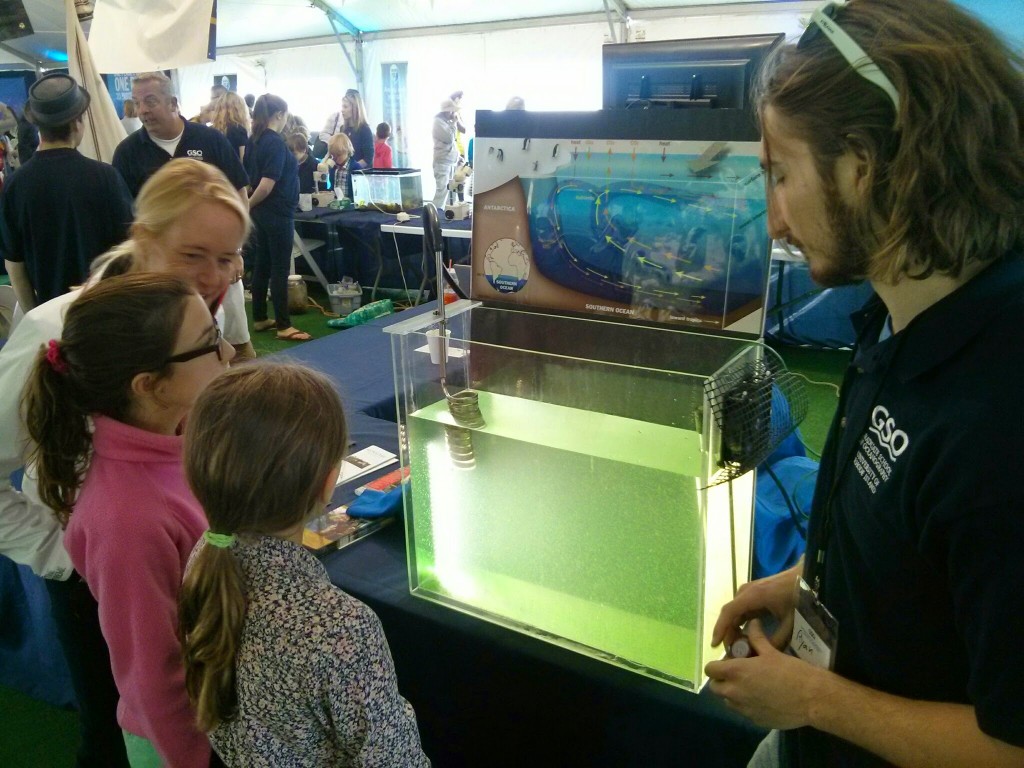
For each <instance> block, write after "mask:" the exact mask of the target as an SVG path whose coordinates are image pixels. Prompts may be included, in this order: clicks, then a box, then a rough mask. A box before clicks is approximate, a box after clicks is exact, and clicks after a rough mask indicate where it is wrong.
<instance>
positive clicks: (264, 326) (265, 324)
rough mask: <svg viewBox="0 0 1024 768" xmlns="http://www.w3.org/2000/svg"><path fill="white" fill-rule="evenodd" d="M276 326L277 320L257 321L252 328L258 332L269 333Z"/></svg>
mask: <svg viewBox="0 0 1024 768" xmlns="http://www.w3.org/2000/svg"><path fill="white" fill-rule="evenodd" d="M275 325H277V321H276V320H257V321H256V322H254V323H253V324H252V327H253V328H254V329H255V330H257V331H269V330H270V329H271V328H273V327H274V326H275Z"/></svg>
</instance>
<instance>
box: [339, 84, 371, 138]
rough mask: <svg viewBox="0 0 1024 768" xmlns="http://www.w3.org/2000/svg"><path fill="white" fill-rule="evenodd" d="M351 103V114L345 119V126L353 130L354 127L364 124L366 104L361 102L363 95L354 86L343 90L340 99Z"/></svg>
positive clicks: (360, 126)
mask: <svg viewBox="0 0 1024 768" xmlns="http://www.w3.org/2000/svg"><path fill="white" fill-rule="evenodd" d="M341 100H342V101H347V102H348V103H349V104H350V105H352V116H351V117H350V118H349V119H348V120H346V121H345V128H346V129H349V130H352V131H353V132H355V130H356V129H358V128H362V127H363V126H364V125H366V124H367V123H366V106H365V105H364V104H363V96H362V94H361V93H359V91H357V90H355V89H354V88H349V89H348V90H347V91H345V95H344V96H343V97H342V99H341Z"/></svg>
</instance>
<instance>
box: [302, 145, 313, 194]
mask: <svg viewBox="0 0 1024 768" xmlns="http://www.w3.org/2000/svg"><path fill="white" fill-rule="evenodd" d="M316 165H317V163H316V158H315V157H313V155H312V154H309V153H307V154H306V159H305V160H303V161H302V162H301V163H298V166H299V194H300V195H309V194H312V193H313V192H314V191H315V189H316V185H315V183H314V182H313V174H314V173H315V172H316Z"/></svg>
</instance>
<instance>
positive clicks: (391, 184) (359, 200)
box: [352, 168, 423, 213]
mask: <svg viewBox="0 0 1024 768" xmlns="http://www.w3.org/2000/svg"><path fill="white" fill-rule="evenodd" d="M352 202H353V203H355V205H356V206H357V207H359V208H367V209H370V210H379V211H382V212H384V213H398V212H399V211H411V210H412V209H413V208H419V207H420V206H421V205H423V183H422V181H421V180H420V172H419V169H417V168H366V169H365V170H358V171H352Z"/></svg>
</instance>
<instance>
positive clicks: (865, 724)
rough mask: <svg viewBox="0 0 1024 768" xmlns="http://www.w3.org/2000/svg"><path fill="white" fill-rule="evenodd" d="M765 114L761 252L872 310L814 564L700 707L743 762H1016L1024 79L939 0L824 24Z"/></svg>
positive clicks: (743, 600)
mask: <svg viewBox="0 0 1024 768" xmlns="http://www.w3.org/2000/svg"><path fill="white" fill-rule="evenodd" d="M756 103H757V107H758V114H759V116H760V120H761V126H762V130H763V140H762V165H763V167H764V171H765V177H766V180H767V190H768V191H767V196H768V228H769V232H770V234H771V235H772V236H773V237H774V238H776V239H777V240H781V241H784V242H788V243H789V244H790V245H792V246H796V247H798V248H799V249H800V250H801V251H802V252H803V254H804V256H805V257H806V259H807V261H808V264H809V266H810V271H811V275H812V276H813V277H814V279H815V280H816V281H817V282H818V283H820V284H822V285H842V284H846V283H851V282H854V281H861V280H868V281H869V282H870V283H871V285H872V287H873V288H874V291H875V296H874V297H873V298H872V300H871V301H870V302H869V304H868V305H867V306H866V307H865V308H864V310H862V311H861V312H860V313H858V314H857V315H855V316H854V318H853V319H854V323H855V325H856V327H857V329H858V341H857V345H856V347H855V349H854V351H853V356H852V362H851V365H850V368H849V369H848V371H847V375H846V377H845V380H844V382H843V387H842V393H841V397H840V402H839V407H838V412H837V413H836V416H835V420H834V422H833V425H832V429H831V432H830V435H829V438H828V442H827V444H826V447H825V451H824V454H823V456H822V461H821V470H820V474H819V477H818V483H817V488H816V493H815V497H814V503H813V508H812V513H811V520H810V525H809V529H808V540H807V554H806V557H805V560H804V562H803V563H802V564H800V565H798V566H797V567H796V568H794V569H792V570H790V571H786V572H784V573H782V574H779V575H777V576H774V577H771V578H768V579H763V580H760V581H757V582H753V583H751V584H748V585H746V586H744V587H743V588H741V589H740V590H739V592H738V593H737V595H736V597H735V598H734V599H733V600H732V601H731V602H730V603H728V604H727V605H726V606H725V607H724V608H723V609H722V613H721V615H720V617H719V620H718V623H717V624H716V626H715V630H714V637H713V640H714V641H715V642H716V643H718V642H724V643H725V645H726V647H727V648H729V650H730V653H729V656H730V658H727V659H725V660H722V661H715V662H711V663H710V664H708V665H707V673H708V676H709V677H710V678H711V689H712V690H713V691H714V692H715V693H717V694H719V695H720V696H722V697H723V698H724V700H725V701H726V703H727V704H728V705H729V706H730V707H731V708H732V709H734V710H736V711H738V712H739V713H741V714H743V715H745V716H747V717H749V718H750V719H752V720H754V721H755V722H757V723H758V724H760V725H763V726H766V727H770V728H773V729H775V730H773V731H772V733H771V735H770V736H769V737H768V739H766V741H765V742H764V743H763V744H762V745H761V747H760V748H759V749H758V752H757V753H756V754H755V756H754V758H753V761H752V762H751V765H754V766H772V765H788V766H818V765H820V766H875V765H890V764H892V765H900V766H959V765H963V766H980V765H1021V764H1024V715H1022V713H1024V708H1022V707H1021V705H1020V690H1021V688H1022V687H1024V660H1022V655H1021V653H1020V648H1019V645H1020V640H1019V638H1020V636H1021V630H1022V629H1024V622H1022V620H1021V618H1020V609H1019V602H1018V601H1019V600H1020V595H1021V594H1024V570H1022V569H1021V568H1020V567H1018V561H1019V558H1020V553H1021V551H1022V550H1024V486H1022V485H1021V484H1020V478H1021V477H1024V458H1022V456H1024V452H1022V451H1021V449H1020V436H1021V433H1022V432H1021V427H1022V425H1024V403H1022V399H1021V397H1020V394H1019V390H1020V381H1021V378H1022V376H1024V357H1022V356H1021V355H1020V353H1019V350H1021V349H1022V348H1024V61H1022V59H1021V57H1020V56H1019V55H1018V54H1016V53H1014V52H1012V51H1011V50H1010V49H1009V48H1008V46H1007V45H1006V44H1005V43H1004V42H1003V41H1002V40H1000V39H999V37H998V36H997V35H996V34H994V33H993V32H992V31H991V30H989V29H987V28H986V27H985V26H984V25H982V24H981V23H980V22H978V21H977V20H976V19H974V18H973V17H972V16H970V15H969V14H968V13H966V12H965V11H963V10H962V9H960V8H958V7H957V6H956V5H954V4H953V3H952V2H950V0H899V2H896V1H895V0H852V2H850V3H848V4H845V5H844V4H839V3H830V4H828V5H826V6H825V7H823V8H821V9H819V10H817V11H815V13H814V15H813V16H812V17H811V22H810V25H809V26H808V28H807V30H806V32H805V33H804V34H803V36H802V37H801V38H800V41H799V42H798V43H797V44H795V45H788V46H784V47H782V48H781V49H780V50H779V51H777V53H776V54H775V55H774V57H773V59H772V60H771V61H770V62H769V63H768V64H767V65H766V68H765V71H764V72H763V73H762V76H761V79H760V83H759V89H758V93H757V102H756ZM769 614H771V615H772V616H773V617H774V619H775V620H776V621H777V622H778V628H777V629H776V630H775V631H774V632H771V631H768V629H767V628H766V626H765V625H763V624H762V620H764V619H765V618H766V617H767V616H768V615H769ZM745 623H746V626H745V627H744V624H745ZM743 632H745V634H746V637H743V638H741V633H743ZM768 635H771V637H769V636H768ZM741 648H742V650H740V649H741ZM748 648H749V649H750V650H751V653H749V654H748V653H747V649H748ZM785 651H788V652H785Z"/></svg>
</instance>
